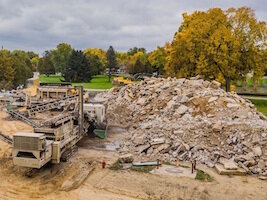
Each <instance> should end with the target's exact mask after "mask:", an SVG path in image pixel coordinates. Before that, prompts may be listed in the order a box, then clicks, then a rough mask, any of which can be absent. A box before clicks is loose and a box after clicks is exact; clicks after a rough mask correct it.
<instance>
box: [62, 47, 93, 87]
mask: <svg viewBox="0 0 267 200" xmlns="http://www.w3.org/2000/svg"><path fill="white" fill-rule="evenodd" d="M63 77H64V78H65V80H66V81H68V82H89V81H90V80H91V69H90V67H89V66H88V62H87V59H86V57H85V55H84V54H83V52H82V51H80V50H74V49H73V50H72V54H71V56H70V59H69V62H68V64H67V68H66V69H65V71H64V73H63Z"/></svg>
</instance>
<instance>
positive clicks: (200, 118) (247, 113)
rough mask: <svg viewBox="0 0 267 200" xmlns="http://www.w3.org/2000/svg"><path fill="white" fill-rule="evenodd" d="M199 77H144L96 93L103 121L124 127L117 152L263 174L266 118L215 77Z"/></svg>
mask: <svg viewBox="0 0 267 200" xmlns="http://www.w3.org/2000/svg"><path fill="white" fill-rule="evenodd" d="M198 78H199V77H194V78H191V79H190V80H189V79H184V78H183V79H176V78H168V79H164V78H148V79H145V80H144V81H141V83H140V84H137V85H127V86H125V87H122V88H114V89H111V90H110V91H108V92H106V93H102V94H99V95H97V96H96V98H101V99H106V105H107V119H108V120H109V122H108V123H109V124H114V125H121V126H126V127H128V128H129V129H128V130H129V135H128V136H127V137H126V138H125V139H124V140H123V141H122V143H121V146H120V150H119V151H120V152H121V154H127V153H131V154H133V155H134V157H138V158H139V159H146V160H148V159H162V160H166V161H173V162H174V161H176V160H180V161H193V160H196V161H197V162H198V163H202V164H205V165H207V166H208V167H214V166H215V165H216V164H222V165H224V164H225V166H227V167H229V168H230V169H236V168H237V167H239V168H242V169H243V170H245V171H246V173H248V174H259V175H261V176H267V120H266V117H265V116H264V115H262V114H261V113H258V112H257V111H256V108H255V107H254V105H253V104H252V103H251V102H250V101H248V100H245V99H243V98H241V97H240V96H238V95H237V94H236V93H226V92H225V91H224V90H223V89H221V88H220V83H218V82H217V81H212V82H209V81H205V80H202V79H198ZM220 162H222V163H220Z"/></svg>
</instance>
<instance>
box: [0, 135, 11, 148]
mask: <svg viewBox="0 0 267 200" xmlns="http://www.w3.org/2000/svg"><path fill="white" fill-rule="evenodd" d="M0 140H2V141H4V142H6V143H8V144H10V145H12V144H13V139H12V138H10V137H9V136H7V135H4V134H3V133H2V132H0Z"/></svg>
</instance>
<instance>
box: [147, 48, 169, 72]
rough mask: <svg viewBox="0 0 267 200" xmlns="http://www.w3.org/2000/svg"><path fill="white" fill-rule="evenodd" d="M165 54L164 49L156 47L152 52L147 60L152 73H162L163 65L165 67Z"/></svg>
mask: <svg viewBox="0 0 267 200" xmlns="http://www.w3.org/2000/svg"><path fill="white" fill-rule="evenodd" d="M165 58H166V52H165V48H164V47H157V49H156V50H154V51H152V52H151V53H150V54H149V56H148V60H149V62H150V63H151V66H152V68H153V71H154V72H157V73H158V74H163V73H164V65H165Z"/></svg>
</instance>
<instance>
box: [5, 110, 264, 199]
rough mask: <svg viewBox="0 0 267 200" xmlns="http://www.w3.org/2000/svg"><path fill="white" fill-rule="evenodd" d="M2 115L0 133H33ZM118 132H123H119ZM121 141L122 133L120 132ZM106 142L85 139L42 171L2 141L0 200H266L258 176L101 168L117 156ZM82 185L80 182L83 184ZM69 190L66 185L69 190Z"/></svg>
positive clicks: (110, 137)
mask: <svg viewBox="0 0 267 200" xmlns="http://www.w3.org/2000/svg"><path fill="white" fill-rule="evenodd" d="M6 116H7V115H6V114H5V113H4V112H0V131H2V132H3V133H5V134H7V135H10V136H12V135H13V134H14V133H15V132H17V131H32V128H31V127H30V126H28V125H25V124H24V123H22V122H20V121H7V120H5V117H6ZM118 132H119V131H118ZM120 135H121V136H123V133H120ZM108 137H109V138H108V140H105V141H103V140H99V139H96V138H86V139H85V140H83V141H82V142H81V143H80V144H79V146H80V147H79V150H78V152H77V153H76V154H75V155H73V157H72V158H71V159H70V160H69V161H68V162H66V163H61V164H59V165H48V166H46V167H45V168H43V169H41V170H32V169H25V168H20V167H16V166H14V165H13V163H12V160H11V156H10V155H11V147H10V146H9V145H8V144H5V143H3V142H2V141H0V178H1V181H0V200H9V199H57V200H59V199H72V200H78V199H88V200H89V199H94V200H98V199H99V200H100V199H101V200H102V199H109V200H110V199H114V200H115V199H116V200H117V199H123V200H124V199H126V200H130V199H217V200H220V199H222V200H223V199H242V200H244V199H253V200H257V199H259V200H261V199H262V200H265V199H266V197H267V182H266V181H261V180H259V179H258V178H256V177H251V176H244V177H236V176H234V177H229V176H220V175H218V174H217V173H216V172H215V171H214V170H213V169H207V168H206V167H203V168H202V166H200V168H202V169H203V170H205V171H206V172H208V173H209V174H210V175H211V176H213V177H214V179H215V181H213V182H209V183H208V182H200V181H198V180H194V179H190V178H185V177H184V178H181V177H180V178H178V177H170V176H166V175H152V174H146V173H140V172H139V173H138V172H133V171H112V170H109V169H102V168H101V162H102V161H103V160H105V161H106V162H107V164H111V163H113V162H114V161H115V160H116V159H117V157H118V154H117V152H116V151H107V149H106V150H105V148H104V147H107V143H108V142H110V140H111V139H114V138H119V136H118V135H112V134H110V135H109V136H108ZM81 180H82V181H81ZM69 183H71V184H70V186H69V187H67V189H66V188H65V189H64V187H63V186H66V185H67V186H68V184H69Z"/></svg>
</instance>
